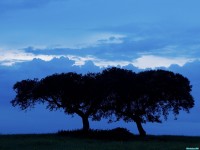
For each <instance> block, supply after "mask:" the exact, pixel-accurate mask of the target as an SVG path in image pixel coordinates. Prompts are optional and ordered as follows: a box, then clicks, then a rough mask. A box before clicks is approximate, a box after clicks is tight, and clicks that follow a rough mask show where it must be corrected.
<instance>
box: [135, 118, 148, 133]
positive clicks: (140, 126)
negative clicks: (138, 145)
mask: <svg viewBox="0 0 200 150" xmlns="http://www.w3.org/2000/svg"><path fill="white" fill-rule="evenodd" d="M135 122H136V124H137V128H138V131H139V133H140V136H146V132H145V131H144V129H143V127H142V123H141V121H138V120H137V121H135Z"/></svg>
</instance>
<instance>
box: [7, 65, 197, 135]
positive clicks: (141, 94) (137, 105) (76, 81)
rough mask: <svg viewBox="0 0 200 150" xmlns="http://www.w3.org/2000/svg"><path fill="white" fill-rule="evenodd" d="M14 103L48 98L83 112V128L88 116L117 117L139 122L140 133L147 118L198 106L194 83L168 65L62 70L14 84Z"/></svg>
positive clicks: (53, 106) (50, 104)
mask: <svg viewBox="0 0 200 150" xmlns="http://www.w3.org/2000/svg"><path fill="white" fill-rule="evenodd" d="M13 88H14V90H15V92H16V96H15V98H14V99H13V100H12V101H11V103H12V105H13V106H17V105H18V106H20V108H21V109H22V110H26V109H28V108H33V107H34V105H35V104H36V103H45V104H46V105H47V109H50V110H57V109H63V110H64V112H65V113H66V114H69V115H73V114H77V115H79V116H80V117H81V118H82V122H83V130H86V131H87V130H89V129H90V126H89V121H88V118H92V119H93V120H100V119H101V118H103V117H104V118H110V116H113V115H115V116H116V119H117V120H119V119H123V120H124V121H126V122H130V121H133V122H135V123H136V125H137V127H138V130H139V133H140V135H146V132H145V130H144V129H143V127H142V123H146V122H162V118H164V119H167V116H168V114H169V112H172V113H173V114H174V116H175V117H176V116H177V115H178V114H179V112H180V110H183V111H186V112H189V109H190V108H192V107H193V106H194V100H193V97H192V96H191V94H190V92H191V89H192V86H191V85H190V82H189V80H188V79H187V78H186V77H183V76H182V75H181V74H176V73H173V72H170V71H165V70H150V71H143V72H140V73H134V72H132V71H130V70H126V69H120V68H115V67H113V68H108V69H105V70H103V71H102V72H101V73H88V74H85V75H82V74H77V73H72V72H69V73H62V74H53V75H50V76H47V77H45V78H43V79H41V80H38V79H33V80H30V79H27V80H22V81H20V82H17V83H16V84H15V85H14V86H13Z"/></svg>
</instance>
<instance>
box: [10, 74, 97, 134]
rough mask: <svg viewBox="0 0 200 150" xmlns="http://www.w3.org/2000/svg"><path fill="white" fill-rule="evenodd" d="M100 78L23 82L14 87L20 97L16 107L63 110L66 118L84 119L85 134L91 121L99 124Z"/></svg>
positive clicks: (57, 76) (59, 76) (63, 76)
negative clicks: (41, 107)
mask: <svg viewBox="0 0 200 150" xmlns="http://www.w3.org/2000/svg"><path fill="white" fill-rule="evenodd" d="M97 78H98V74H94V73H89V74H86V75H80V74H76V73H62V74H54V75H51V76H47V77H45V78H43V79H42V80H40V81H38V80H23V81H21V82H17V83H16V84H15V85H14V90H15V92H16V93H17V95H16V97H15V99H14V100H12V101H11V103H12V105H13V106H17V105H19V106H20V108H21V109H22V110H25V109H27V108H33V107H34V105H35V104H36V103H46V104H47V109H49V110H57V109H64V111H65V113H66V114H70V115H73V114H77V115H79V116H80V117H81V118H82V122H83V130H85V131H87V130H89V128H90V126H89V121H88V118H89V117H91V118H92V119H93V120H100V119H101V116H100V115H98V110H99V109H98V107H99V105H100V103H101V94H100V92H101V90H100V88H99V87H100V86H98V83H99V81H98V80H97Z"/></svg>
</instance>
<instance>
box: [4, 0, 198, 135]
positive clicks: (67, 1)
mask: <svg viewBox="0 0 200 150" xmlns="http://www.w3.org/2000/svg"><path fill="white" fill-rule="evenodd" d="M199 6H200V1H199V0H191V1H188V0H176V1H175V0H163V1H160V0H151V1H149V0H140V1H139V0H84V1H83V0H1V1H0V122H1V123H0V133H41V132H55V131H57V130H61V129H71V128H79V127H81V122H80V120H79V118H77V117H74V118H70V117H67V116H65V115H64V114H63V112H49V111H48V110H46V109H45V106H44V107H43V106H38V107H37V108H36V109H34V110H31V111H28V112H23V111H20V110H19V109H18V108H12V106H11V105H10V100H12V98H13V97H14V96H15V93H14V91H13V90H12V86H13V84H14V83H15V82H16V81H20V80H22V79H27V78H35V77H36V78H42V77H45V76H46V75H49V74H53V73H56V72H58V73H59V72H66V71H76V72H79V73H86V72H88V71H90V72H92V71H100V70H101V69H102V68H103V67H108V66H120V67H125V68H129V69H132V70H134V71H140V70H141V69H147V68H151V69H155V68H157V67H164V68H165V69H167V70H172V71H174V72H179V73H182V74H183V75H185V76H186V77H188V78H189V80H190V81H191V84H192V85H193V92H192V94H193V96H194V98H195V107H194V108H193V109H192V110H191V113H190V114H186V113H184V112H183V113H182V114H180V117H179V119H178V120H176V121H174V120H173V118H171V120H170V119H169V121H167V122H164V123H163V124H147V125H146V126H145V128H146V130H147V133H151V134H179V135H200V130H199V129H200V117H199V116H198V114H199V113H200V106H199V105H200V103H199V102H198V99H199V97H200V94H199V92H198V91H199V90H200V82H199V78H200V71H199V68H200V19H199V14H200V9H199ZM118 125H120V126H121V125H124V123H123V122H120V123H119V124H114V125H111V124H110V125H107V123H106V121H105V122H104V121H102V122H97V123H94V124H92V127H94V128H99V127H103V126H105V128H107V127H108V128H109V127H110V128H111V127H113V126H118ZM124 126H126V127H127V128H128V129H130V130H131V131H133V132H137V130H136V127H135V126H134V124H133V123H132V124H125V125H124ZM180 126H181V127H182V128H180Z"/></svg>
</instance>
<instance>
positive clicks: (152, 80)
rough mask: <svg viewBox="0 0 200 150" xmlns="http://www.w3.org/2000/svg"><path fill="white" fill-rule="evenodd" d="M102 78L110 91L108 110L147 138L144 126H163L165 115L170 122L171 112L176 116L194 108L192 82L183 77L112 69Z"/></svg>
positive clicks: (155, 72) (166, 73) (103, 74)
mask: <svg viewBox="0 0 200 150" xmlns="http://www.w3.org/2000/svg"><path fill="white" fill-rule="evenodd" d="M102 76H104V78H105V82H107V83H108V84H107V85H108V86H109V87H108V89H110V91H111V92H110V95H109V96H108V101H109V102H107V104H106V106H105V108H107V109H109V110H108V112H110V114H113V113H114V114H115V115H116V116H117V119H121V118H122V119H123V120H125V121H126V122H130V121H134V122H135V123H136V125H137V128H138V130H139V133H140V135H142V136H145V135H146V132H145V130H144V129H143V127H142V123H146V122H159V123H160V122H162V119H161V118H162V116H164V119H167V116H168V114H169V112H170V111H172V112H173V114H174V115H175V117H176V116H177V115H178V114H179V111H180V110H184V111H187V112H189V109H190V108H192V107H193V106H194V100H193V97H192V96H191V94H190V91H191V85H190V83H189V80H188V79H187V78H185V77H183V76H182V75H180V74H174V73H173V72H169V71H164V70H156V71H155V70H154V71H144V72H141V73H138V74H135V73H133V72H131V71H128V70H124V69H119V68H110V69H107V70H104V71H103V73H102Z"/></svg>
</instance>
